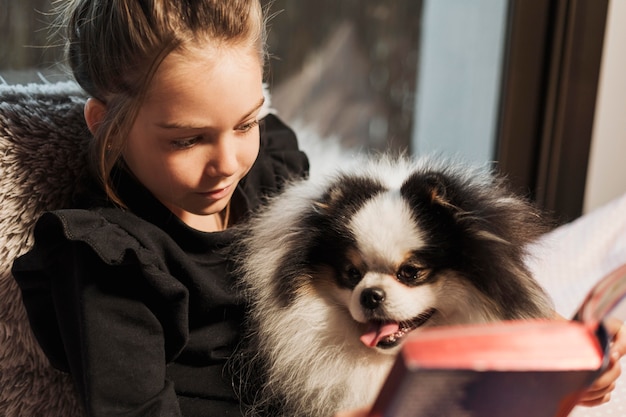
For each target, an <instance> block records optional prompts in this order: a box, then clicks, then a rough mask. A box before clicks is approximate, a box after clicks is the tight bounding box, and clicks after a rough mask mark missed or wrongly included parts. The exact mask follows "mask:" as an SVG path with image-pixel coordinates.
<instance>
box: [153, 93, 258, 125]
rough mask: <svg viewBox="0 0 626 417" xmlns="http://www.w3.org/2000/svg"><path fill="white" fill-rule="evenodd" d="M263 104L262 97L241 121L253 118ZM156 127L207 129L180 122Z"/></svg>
mask: <svg viewBox="0 0 626 417" xmlns="http://www.w3.org/2000/svg"><path fill="white" fill-rule="evenodd" d="M263 104H265V97H262V98H261V100H259V101H258V103H257V104H256V106H254V108H253V109H252V110H250V111H249V112H248V113H246V114H245V115H244V116H243V117H242V118H241V121H244V120H246V119H247V118H249V117H250V116H252V115H253V114H254V113H256V112H257V111H259V109H260V108H261V107H263ZM156 126H157V127H160V128H161V129H185V130H200V129H206V126H195V125H191V124H183V123H178V122H168V123H156Z"/></svg>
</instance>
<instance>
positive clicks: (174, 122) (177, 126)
mask: <svg viewBox="0 0 626 417" xmlns="http://www.w3.org/2000/svg"><path fill="white" fill-rule="evenodd" d="M262 104H263V88H262V65H261V62H260V60H259V57H258V53H257V52H256V51H254V50H251V49H250V48H245V47H243V46H234V47H228V48H226V47H224V48H220V49H216V48H211V47H208V48H202V49H201V48H193V49H191V50H186V52H173V53H171V54H170V55H169V56H168V57H166V58H165V60H164V61H163V63H162V64H161V66H160V67H159V69H158V70H157V72H156V74H155V77H154V80H153V82H152V84H151V88H150V90H149V91H148V94H147V96H146V100H145V103H144V104H143V106H142V108H141V109H140V111H139V114H138V116H137V119H136V120H135V123H134V125H133V127H132V129H131V131H130V134H129V136H128V140H127V145H126V148H125V150H124V152H123V157H124V160H125V161H126V164H127V165H128V167H129V168H130V170H131V171H132V172H133V174H135V176H136V177H137V178H138V179H139V181H141V183H142V184H143V185H144V186H145V187H146V188H148V190H150V191H151V192H152V194H154V196H155V197H156V198H157V199H159V201H161V203H163V204H164V205H165V206H166V207H168V208H169V209H170V210H171V211H172V212H173V213H174V214H175V215H176V216H178V217H179V218H180V219H181V220H182V221H183V222H185V223H186V224H187V225H189V226H191V227H193V228H195V229H198V230H203V231H214V230H216V229H218V228H219V225H220V223H219V221H218V219H219V216H220V212H221V211H222V210H224V208H225V207H226V206H227V204H228V202H229V201H230V199H231V197H232V195H233V192H234V190H235V188H236V187H237V184H238V183H239V181H240V180H241V179H242V178H243V177H244V176H245V175H246V174H247V173H248V171H249V170H250V168H251V167H252V164H253V163H254V161H255V160H256V157H257V155H258V153H259V126H258V114H259V111H260V109H261V106H262Z"/></svg>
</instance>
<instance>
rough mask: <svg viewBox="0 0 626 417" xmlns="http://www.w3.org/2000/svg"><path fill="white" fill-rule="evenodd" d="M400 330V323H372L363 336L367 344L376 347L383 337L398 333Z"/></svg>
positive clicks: (362, 338) (363, 340)
mask: <svg viewBox="0 0 626 417" xmlns="http://www.w3.org/2000/svg"><path fill="white" fill-rule="evenodd" d="M398 330H400V326H398V323H370V326H369V328H368V329H367V331H366V332H365V333H363V335H362V336H361V342H363V343H364V344H365V346H369V347H376V345H377V344H378V342H380V340H381V339H383V338H385V337H387V336H390V335H392V334H394V333H397V332H398Z"/></svg>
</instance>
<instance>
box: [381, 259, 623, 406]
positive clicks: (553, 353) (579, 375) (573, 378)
mask: <svg viewBox="0 0 626 417" xmlns="http://www.w3.org/2000/svg"><path fill="white" fill-rule="evenodd" d="M625 295H626V265H624V266H622V267H621V268H619V269H617V270H615V271H614V272H612V273H611V274H609V275H608V276H607V277H605V278H603V279H602V280H601V281H600V282H599V283H598V284H596V285H595V286H594V288H593V289H592V290H591V291H590V292H589V294H588V296H587V298H586V299H585V301H584V302H583V303H582V305H581V307H580V308H579V310H578V312H577V313H576V315H575V317H574V319H573V320H569V321H568V320H516V321H504V322H500V323H489V324H480V325H469V326H447V327H438V328H429V329H424V330H422V331H420V332H415V334H414V335H411V336H410V337H409V338H408V339H407V340H406V341H405V344H404V345H403V347H402V350H401V352H400V353H399V354H398V357H397V360H396V362H395V364H394V366H393V368H392V370H391V372H390V374H389V376H388V378H387V381H386V382H385V384H384V386H383V388H382V390H381V392H380V394H379V397H378V399H377V400H376V402H375V404H374V406H373V409H372V411H371V413H370V417H531V416H532V417H565V416H567V415H569V413H570V412H571V411H572V409H573V408H574V406H575V405H576V403H577V402H578V398H579V396H580V394H581V393H582V392H584V391H585V390H586V389H587V388H588V387H589V385H591V384H592V383H593V381H594V380H595V379H596V378H597V377H598V375H600V374H601V373H602V371H603V370H604V369H605V367H606V366H607V365H608V352H609V345H610V339H609V336H608V335H607V333H606V331H605V328H604V326H603V325H602V321H603V320H604V319H605V318H607V317H608V314H609V312H610V311H611V310H613V307H615V306H616V305H617V304H618V303H619V301H621V300H622V298H623V297H624V296H625Z"/></svg>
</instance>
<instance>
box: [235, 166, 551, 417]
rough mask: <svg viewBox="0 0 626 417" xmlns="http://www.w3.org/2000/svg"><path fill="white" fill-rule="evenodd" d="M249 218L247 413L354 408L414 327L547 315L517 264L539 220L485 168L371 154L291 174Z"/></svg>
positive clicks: (243, 259)
mask: <svg viewBox="0 0 626 417" xmlns="http://www.w3.org/2000/svg"><path fill="white" fill-rule="evenodd" d="M248 226H249V228H246V229H245V231H244V235H243V237H242V239H241V240H242V246H241V247H239V248H238V252H239V255H238V256H239V260H240V263H239V266H238V272H239V276H240V277H241V279H242V285H243V288H244V291H245V294H246V296H247V297H248V300H249V301H250V315H249V321H248V323H247V330H246V331H247V334H246V338H245V342H244V344H243V346H242V347H241V349H240V351H239V353H238V354H237V355H236V360H235V361H234V363H235V364H236V365H235V366H236V367H237V369H238V377H239V378H240V380H239V381H238V382H239V384H240V390H241V394H242V396H243V400H244V402H245V403H247V405H248V412H249V415H253V416H272V417H278V416H284V417H287V416H289V417H294V416H298V417H302V416H311V417H330V416H332V415H333V413H335V412H336V411H338V410H348V409H353V408H358V407H362V406H365V405H368V404H371V403H372V402H373V401H374V400H375V398H376V397H377V394H378V392H379V390H380V388H381V386H382V384H383V382H384V380H385V378H386V376H387V374H388V372H389V370H390V368H391V366H392V364H393V361H394V359H395V356H396V354H397V353H398V351H399V349H400V347H401V346H402V342H403V340H404V339H405V338H406V336H407V335H408V334H410V333H412V332H419V331H420V329H424V328H427V327H431V326H442V325H456V324H464V323H480V322H489V321H496V320H506V319H520V318H537V317H547V316H551V315H552V314H553V309H552V305H551V301H550V300H549V298H548V296H547V295H546V294H545V293H544V291H543V290H542V288H541V287H540V286H539V285H538V284H537V283H536V282H535V281H534V279H533V278H532V277H531V276H530V273H529V271H528V270H527V268H526V266H525V256H526V252H525V248H526V246H527V245H528V244H529V243H530V242H532V241H533V240H535V239H536V238H537V237H538V236H540V235H541V234H542V233H544V232H545V231H546V230H547V225H546V222H545V221H544V220H543V218H542V216H541V213H540V212H539V211H538V210H537V209H536V208H535V207H534V206H533V205H532V204H531V203H529V202H528V201H527V200H525V199H523V198H521V197H519V196H516V195H515V194H514V193H513V192H511V190H510V188H509V187H508V186H507V184H506V181H505V179H504V178H502V177H501V176H498V175H496V174H494V173H493V172H491V170H489V169H485V168H479V167H472V166H468V165H467V164H463V163H458V162H452V161H450V160H443V159H434V158H421V159H414V160H410V159H408V158H403V157H400V158H393V157H380V158H370V159H367V160H366V161H361V162H359V163H355V164H353V165H352V166H351V167H349V168H343V169H339V170H337V172H336V173H335V174H333V175H328V176H325V177H324V176H319V177H318V178H312V179H309V180H303V181H299V182H296V183H293V184H291V185H289V186H288V187H287V188H286V190H285V192H284V193H282V194H280V195H279V196H277V197H276V198H274V199H273V200H271V201H270V202H269V204H268V205H267V206H266V207H265V208H264V209H263V210H261V212H260V213H259V214H258V215H257V216H255V217H254V219H252V220H251V222H250V223H249V225H248Z"/></svg>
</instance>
